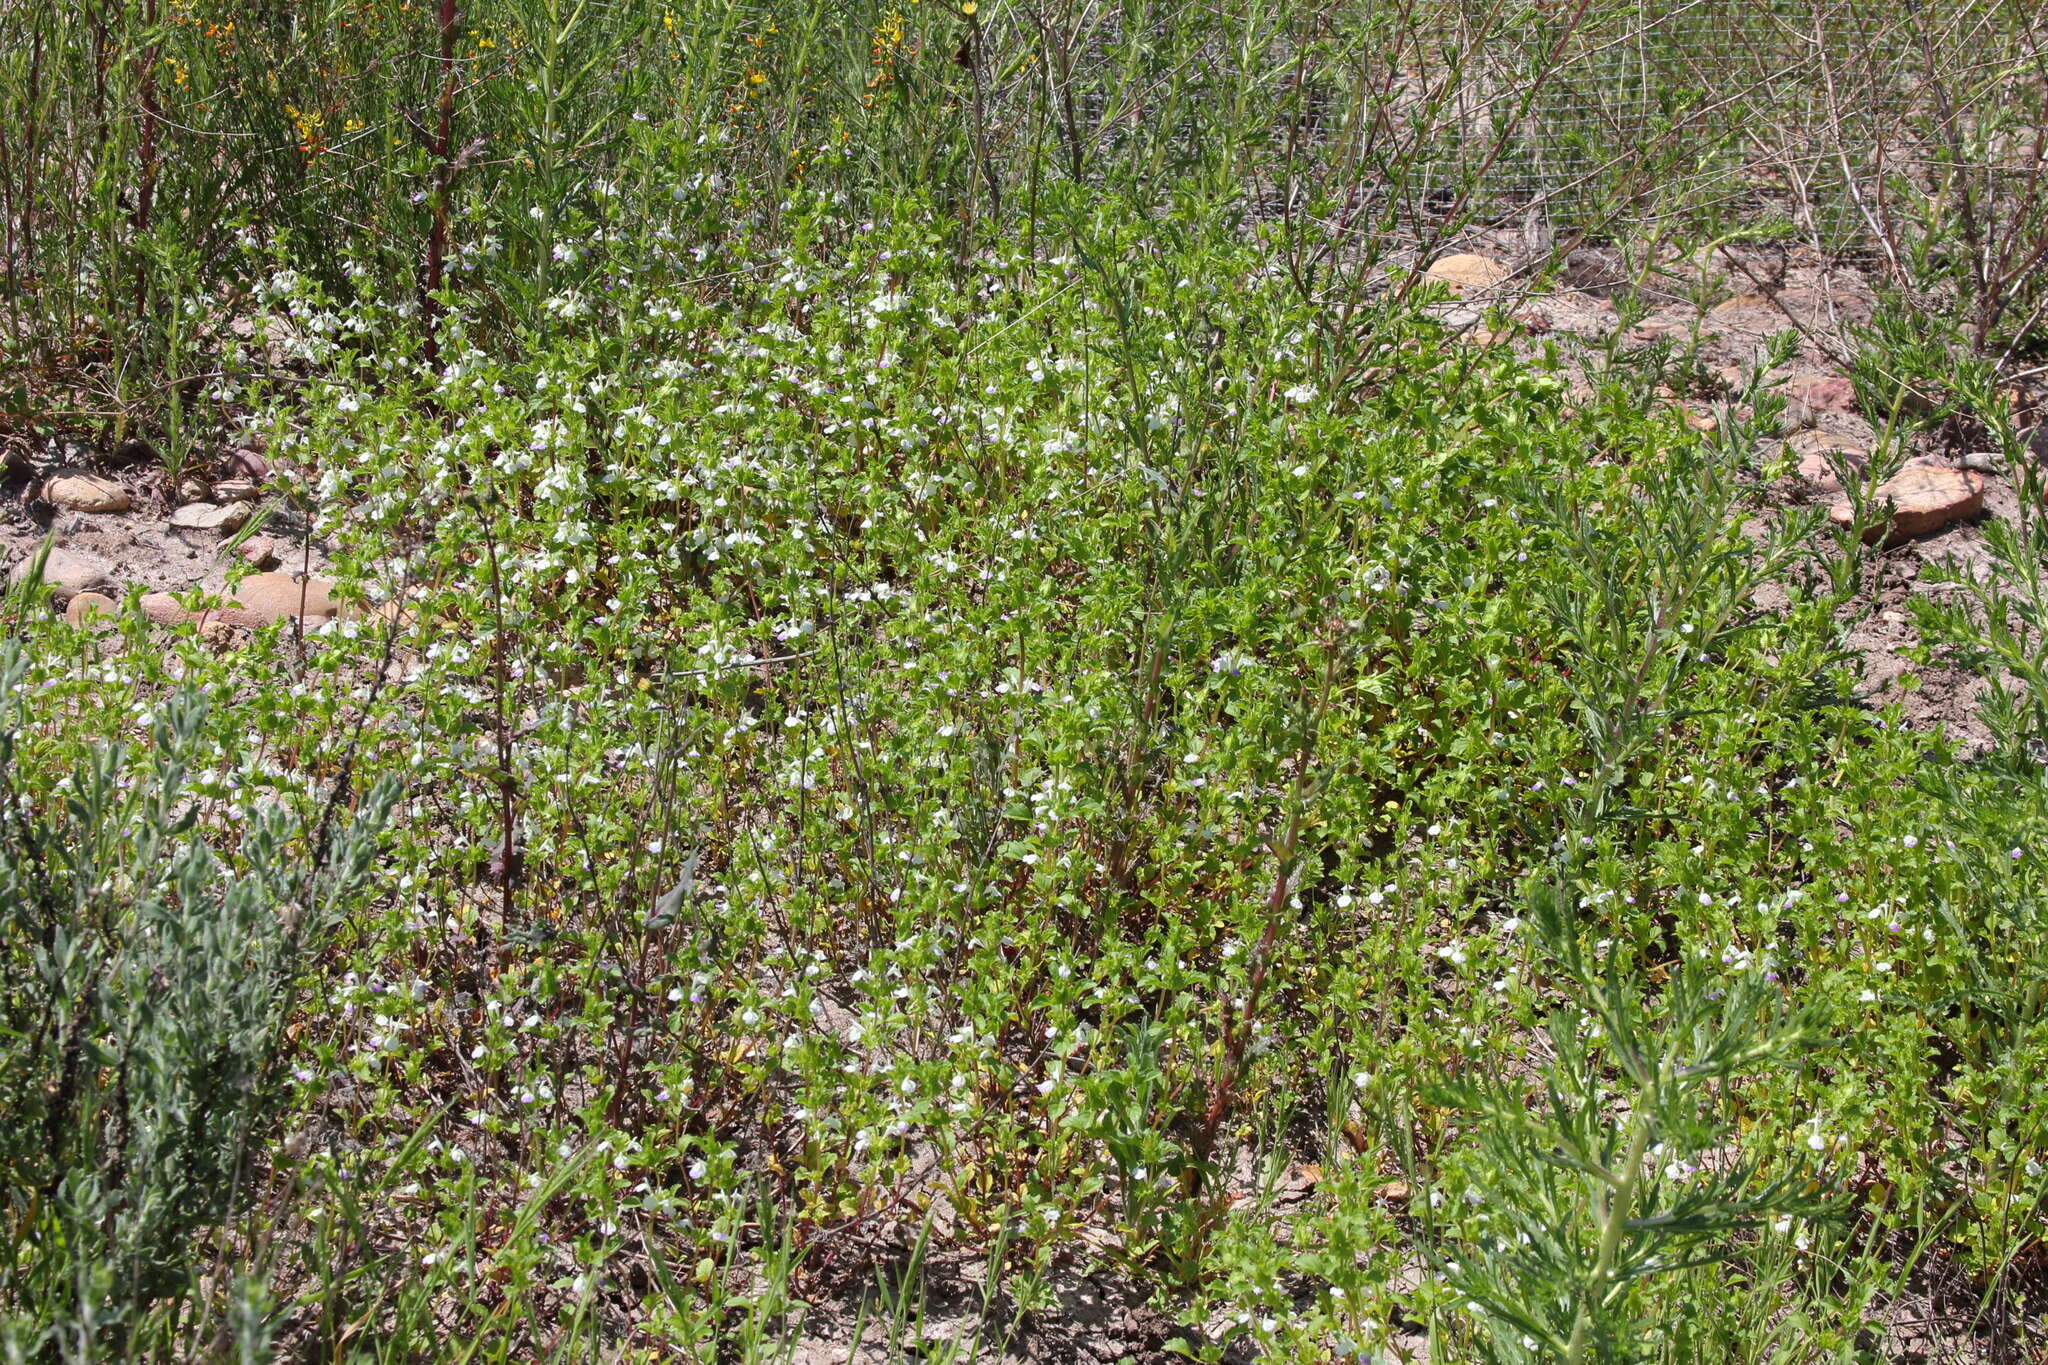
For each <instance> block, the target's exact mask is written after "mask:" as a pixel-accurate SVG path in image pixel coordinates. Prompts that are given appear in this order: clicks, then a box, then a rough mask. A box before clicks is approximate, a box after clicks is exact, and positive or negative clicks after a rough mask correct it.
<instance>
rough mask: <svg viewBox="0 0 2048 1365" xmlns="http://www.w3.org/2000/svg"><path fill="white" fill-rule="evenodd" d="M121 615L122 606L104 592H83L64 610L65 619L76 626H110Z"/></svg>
mask: <svg viewBox="0 0 2048 1365" xmlns="http://www.w3.org/2000/svg"><path fill="white" fill-rule="evenodd" d="M120 614H121V604H120V603H119V602H116V601H115V600H114V599H113V598H111V597H109V596H107V595H106V594H105V593H102V592H82V593H80V594H78V596H76V597H74V598H72V599H71V605H70V606H68V607H66V608H65V609H64V619H65V620H66V621H69V622H70V623H71V624H72V625H74V626H83V625H92V624H95V623H97V624H102V625H104V624H109V623H111V622H112V621H113V620H114V619H115V618H116V617H118V616H119V615H120Z"/></svg>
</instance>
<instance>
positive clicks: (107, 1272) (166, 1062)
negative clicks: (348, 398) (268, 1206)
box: [0, 641, 396, 1360]
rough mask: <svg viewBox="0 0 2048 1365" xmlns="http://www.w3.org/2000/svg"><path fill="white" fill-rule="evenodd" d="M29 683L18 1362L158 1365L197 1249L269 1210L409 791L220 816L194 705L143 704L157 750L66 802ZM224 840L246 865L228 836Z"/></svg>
mask: <svg viewBox="0 0 2048 1365" xmlns="http://www.w3.org/2000/svg"><path fill="white" fill-rule="evenodd" d="M27 673H28V666H27V664H26V661H25V660H24V658H23V655H22V652H21V649H20V646H19V643H18V642H15V641H9V642H8V644H7V645H6V647H5V649H4V651H0V693H4V702H0V705H4V708H5V709H4V712H0V812H4V813H0V925H4V931H5V938H4V941H5V943H6V948H5V951H4V954H0V971H4V976H0V1009H4V1011H5V1027H4V1031H0V1040H4V1049H5V1051H4V1058H5V1073H6V1076H7V1087H8V1103H7V1115H8V1121H7V1123H6V1125H5V1129H4V1137H0V1141H4V1146H0V1164H4V1168H5V1172H6V1188H7V1190H8V1196H7V1203H6V1210H5V1216H6V1218H7V1220H8V1224H9V1228H10V1234H11V1238H12V1245H13V1248H14V1250H13V1251H12V1252H11V1253H10V1256H9V1258H8V1260H7V1262H6V1264H5V1265H4V1266H0V1315H4V1316H0V1333H4V1345H0V1349H4V1350H5V1351H6V1353H7V1355H8V1356H9V1358H11V1359H52V1360H92V1359H103V1358H117V1357H120V1356H124V1355H128V1354H138V1355H139V1354H151V1353H154V1352H156V1351H160V1350H166V1349H172V1343H173V1342H175V1341H177V1340H178V1338H179V1330H178V1329H179V1324H178V1314H177V1313H176V1312H175V1311H174V1312H172V1313H170V1314H168V1315H158V1314H153V1313H152V1310H153V1309H155V1308H157V1307H158V1306H159V1305H161V1304H164V1303H170V1304H174V1305H175V1304H179V1303H181V1302H182V1301H184V1300H185V1299H186V1298H188V1297H192V1296H196V1295H198V1294H199V1293H200V1285H199V1281H198V1278H197V1275H196V1273H195V1263H194V1259H193V1258H194V1254H195V1251H196V1249H197V1248H196V1246H195V1239H196V1238H198V1237H200V1236H203V1235H205V1234H207V1233H208V1232H210V1231H211V1230H212V1229H213V1228H214V1227H216V1226H217V1225H218V1224H220V1223H221V1222H222V1221H224V1220H226V1219H228V1218H230V1217H231V1216H233V1215H235V1214H237V1213H239V1212H240V1211H241V1210H242V1209H243V1208H245V1207H246V1206H247V1205H248V1204H249V1203H251V1202H252V1201H253V1197H254V1193H255V1182H256V1180H257V1177H258V1175H259V1174H260V1170H261V1166H262V1164H263V1163H262V1162H261V1161H260V1159H259V1153H260V1152H261V1151H262V1150H263V1148H264V1146H265V1145H266V1144H267V1143H268V1141H269V1140H270V1138H271V1137H272V1133H271V1130H270V1125H271V1123H272V1122H273V1121H274V1120H275V1118H276V1116H277V1114H278V1112H279V1109H280V1105H281V1101H282V1099H283V1098H284V1096H285V1095H286V1093H288V1089H289V1085H288V1081H287V1078H286V1077H285V1076H284V1075H283V1074H282V1071H281V1063H282V1059H283V1058H284V1056H285V1054H286V1052H287V1050H288V1043H287V1040H286V1038H285V1036H284V1034H285V1029H286V1026H287V1024H288V1022H289V1021H290V1020H291V1018H292V1017H293V1014H294V1012H295V1008H294V1007H295V994H294V992H295V989H296V987H297V984H298V981H299V977H300V974H301V972H302V971H303V970H304V969H305V966H306V964H307V962H308V961H309V960H310V959H311V958H312V957H313V955H315V954H316V953H317V952H319V951H320V950H321V948H322V946H323V940H324V937H325V935H326V934H327V933H328V932H330V931H331V930H332V929H333V928H334V927H335V926H336V925H337V924H339V923H340V922H341V921H342V920H344V919H345V918H346V917H347V916H348V915H349V914H350V913H351V912H352V911H353V909H354V907H355V904H356V901H357V898H358V896H359V895H360V891H361V887H362V883H363V880H364V877H365V874H366V872H367V871H368V868H369V865H370V861H371V859H372V857H373V856H374V852H375V838H376V834H377V829H378V824H379V821H380V820H381V817H382V813H383V811H384V810H385V809H386V808H388V807H389V806H390V804H391V802H392V800H393V798H394V797H395V795H396V784H395V783H394V782H393V781H392V780H390V779H388V778H387V779H384V780H381V781H380V782H379V783H378V784H377V786H376V788H375V789H374V790H372V791H371V792H370V793H368V794H367V796H366V798H365V800H364V801H363V804H362V806H361V807H360V809H358V810H357V811H355V812H353V813H347V812H344V813H343V814H342V815H340V816H339V817H337V815H336V813H335V811H334V810H333V809H331V808H323V807H321V806H319V805H317V804H316V805H314V806H313V807H312V808H311V810H310V811H306V810H291V809H287V808H282V807H277V806H273V807H269V808H264V807H260V806H256V805H254V804H252V803H248V802H246V801H229V802H209V801H206V800H204V799H203V798H201V797H200V794H199V792H198V791H197V790H196V783H195V779H196V778H198V777H199V776H200V774H201V773H202V772H203V771H205V770H206V768H207V767H209V766H211V765H213V764H216V763H218V762H219V761H220V759H221V757H222V754H221V749H220V747H219V744H220V741H219V739H218V737H217V736H212V735H208V734H207V733H206V727H205V711H206V701H205V699H204V697H203V696H202V695H201V694H200V693H198V692H196V691H185V690H180V691H177V692H173V693H171V694H170V695H168V696H166V697H164V698H163V699H161V700H160V701H157V702H155V703H144V704H142V705H140V706H139V707H138V708H137V714H136V716H135V717H134V724H135V725H136V727H137V728H138V729H139V730H140V731H141V732H142V736H143V740H142V744H143V746H144V747H143V748H142V749H141V750H140V751H138V750H137V749H135V748H130V747H128V746H126V745H123V744H121V743H113V744H107V745H103V746H99V747H96V748H94V749H93V750H92V751H91V752H90V753H89V754H88V755H87V756H86V757H85V758H84V759H83V760H82V761H81V762H80V763H79V764H78V765H77V766H76V767H75V768H73V769H72V770H71V771H70V773H69V774H68V775H66V776H63V777H61V778H59V779H58V780H57V781H56V782H54V783H52V782H50V781H49V779H48V776H47V775H45V774H41V773H38V772H37V768H38V767H39V766H41V765H40V764H39V763H38V761H37V759H36V756H33V755H30V754H25V753H24V752H23V751H22V748H23V735H22V730H23V708H24V706H25V703H26V700H27V699H26V697H25V695H24V692H25V689H26V688H27V687H28V684H27V682H26V675H27ZM222 829H225V831H226V832H227V833H228V834H229V836H230V838H231V844H232V852H231V853H230V854H228V855H226V857H225V860H224V858H223V856H222V855H218V854H216V853H215V852H214V850H213V849H212V848H211V847H210V846H209V842H208V838H207V837H206V836H207V835H208V834H209V833H211V832H213V831H216V830H222ZM219 1288H224V1286H217V1289H219ZM186 1330H188V1331H189V1330H190V1327H189V1325H187V1327H186ZM264 1335H267V1333H265V1334H264Z"/></svg>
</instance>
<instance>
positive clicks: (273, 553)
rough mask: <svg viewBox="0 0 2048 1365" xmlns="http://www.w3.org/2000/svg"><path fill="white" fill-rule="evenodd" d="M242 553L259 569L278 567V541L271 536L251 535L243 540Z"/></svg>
mask: <svg viewBox="0 0 2048 1365" xmlns="http://www.w3.org/2000/svg"><path fill="white" fill-rule="evenodd" d="M241 555H242V558H243V560H245V561H246V562H248V563H250V564H254V565H255V566H256V567H257V568H259V569H274V568H276V567H277V558H278V556H277V542H276V541H275V540H273V539H271V538H270V537H269V536H251V537H249V539H247V540H245V541H243V542H242V547H241Z"/></svg>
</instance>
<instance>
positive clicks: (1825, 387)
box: [1779, 376, 1856, 431]
mask: <svg viewBox="0 0 2048 1365" xmlns="http://www.w3.org/2000/svg"><path fill="white" fill-rule="evenodd" d="M1855 410H1856V386H1855V385H1854V384H1852V383H1851V382H1850V381H1849V380H1847V379H1844V378H1842V377H1840V376H1836V377H1834V378H1831V379H1808V380H1803V381H1801V382H1798V383H1794V384H1788V385H1786V387H1785V412H1784V415H1783V416H1782V417H1781V418H1780V419H1779V425H1780V426H1781V427H1782V428H1783V429H1784V430H1786V431H1797V430H1799V429H1800V428H1801V427H1810V426H1813V425H1815V424H1816V423H1817V422H1819V421H1820V419H1821V416H1822V414H1824V413H1830V412H1854V411H1855Z"/></svg>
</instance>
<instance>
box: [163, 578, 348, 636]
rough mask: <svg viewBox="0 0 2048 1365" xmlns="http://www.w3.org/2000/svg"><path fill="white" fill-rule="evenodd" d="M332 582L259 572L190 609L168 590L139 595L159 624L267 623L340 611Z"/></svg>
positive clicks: (329, 615) (327, 615)
mask: <svg viewBox="0 0 2048 1365" xmlns="http://www.w3.org/2000/svg"><path fill="white" fill-rule="evenodd" d="M332 588H333V584H331V583H329V582H328V581H327V580H325V579H321V578H300V577H299V576H298V575H296V574H288V573H259V574H252V575H251V576H249V577H248V578H245V579H243V580H242V581H241V582H240V583H239V584H237V585H236V586H235V587H234V588H233V589H232V590H231V591H229V592H224V593H220V594H216V596H217V597H218V598H219V599H220V601H221V605H220V606H217V607H211V608H208V609H206V610H204V611H193V610H191V609H190V608H188V607H184V606H181V605H179V603H178V599H177V598H175V597H173V596H172V595H171V594H170V593H167V592H153V593H150V594H149V595H148V596H146V597H144V598H143V599H142V611H143V614H144V615H145V616H147V617H149V619H150V620H152V621H155V622H157V623H158V624H159V625H177V624H180V623H182V622H186V621H191V622H197V623H198V624H200V625H201V626H206V627H211V626H216V625H220V626H241V627H245V628H253V627H256V626H267V625H269V624H270V623H271V622H273V621H282V620H284V619H286V618H287V617H292V616H297V617H301V618H303V619H304V620H307V621H324V620H330V619H332V618H333V617H334V616H335V615H336V614H337V613H338V611H339V608H338V606H337V604H336V603H335V601H334V597H333V595H332V591H331V590H332Z"/></svg>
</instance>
